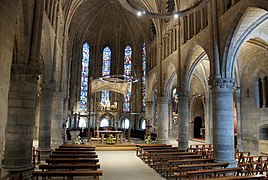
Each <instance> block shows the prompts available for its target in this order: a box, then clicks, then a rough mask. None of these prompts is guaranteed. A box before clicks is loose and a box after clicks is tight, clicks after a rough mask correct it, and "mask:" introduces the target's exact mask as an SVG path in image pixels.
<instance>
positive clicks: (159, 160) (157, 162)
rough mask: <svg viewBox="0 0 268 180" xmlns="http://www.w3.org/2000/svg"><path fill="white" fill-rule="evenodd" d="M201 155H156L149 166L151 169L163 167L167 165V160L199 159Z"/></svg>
mask: <svg viewBox="0 0 268 180" xmlns="http://www.w3.org/2000/svg"><path fill="white" fill-rule="evenodd" d="M202 157H203V156H202V155H197V154H164V155H157V156H154V158H153V159H152V162H151V164H149V165H150V166H152V167H157V168H159V167H160V166H161V169H162V166H164V164H166V165H167V161H168V160H172V159H173V160H182V159H201V158H202Z"/></svg>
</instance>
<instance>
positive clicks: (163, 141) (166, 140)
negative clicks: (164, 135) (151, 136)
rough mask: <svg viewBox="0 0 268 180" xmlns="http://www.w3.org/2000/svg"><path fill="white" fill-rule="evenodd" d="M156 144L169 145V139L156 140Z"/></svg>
mask: <svg viewBox="0 0 268 180" xmlns="http://www.w3.org/2000/svg"><path fill="white" fill-rule="evenodd" d="M156 143H157V144H169V143H170V142H169V139H158V138H157V139H156Z"/></svg>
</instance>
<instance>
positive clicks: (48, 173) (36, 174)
mask: <svg viewBox="0 0 268 180" xmlns="http://www.w3.org/2000/svg"><path fill="white" fill-rule="evenodd" d="M102 174H103V172H102V170H77V171H63V170H55V171H33V172H32V175H33V177H36V179H37V180H38V177H42V179H46V177H67V178H73V177H75V176H92V177H93V178H94V180H99V177H100V176H102Z"/></svg>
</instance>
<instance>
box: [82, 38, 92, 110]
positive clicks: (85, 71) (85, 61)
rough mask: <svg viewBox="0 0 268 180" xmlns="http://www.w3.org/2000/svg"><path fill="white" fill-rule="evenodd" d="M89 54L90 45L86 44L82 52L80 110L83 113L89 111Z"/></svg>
mask: <svg viewBox="0 0 268 180" xmlns="http://www.w3.org/2000/svg"><path fill="white" fill-rule="evenodd" d="M89 53H90V47H89V44H88V43H84V45H83V52H82V70H81V90H80V109H81V110H82V111H86V110H87V100H88V76H89Z"/></svg>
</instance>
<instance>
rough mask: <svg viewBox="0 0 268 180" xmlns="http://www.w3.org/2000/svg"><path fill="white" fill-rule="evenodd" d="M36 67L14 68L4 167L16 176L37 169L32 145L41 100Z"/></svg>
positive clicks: (9, 96)
mask: <svg viewBox="0 0 268 180" xmlns="http://www.w3.org/2000/svg"><path fill="white" fill-rule="evenodd" d="M36 71H37V70H36V67H33V66H30V65H23V64H16V65H14V64H13V65H12V74H11V81H10V88H9V95H8V121H7V126H6V137H5V138H6V140H5V155H4V161H3V167H4V168H5V169H6V170H7V171H8V172H10V173H11V174H14V173H15V172H22V171H28V170H31V169H32V168H33V163H32V145H33V130H34V124H35V112H36V110H35V104H36V96H37V75H38V74H37V73H36Z"/></svg>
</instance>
